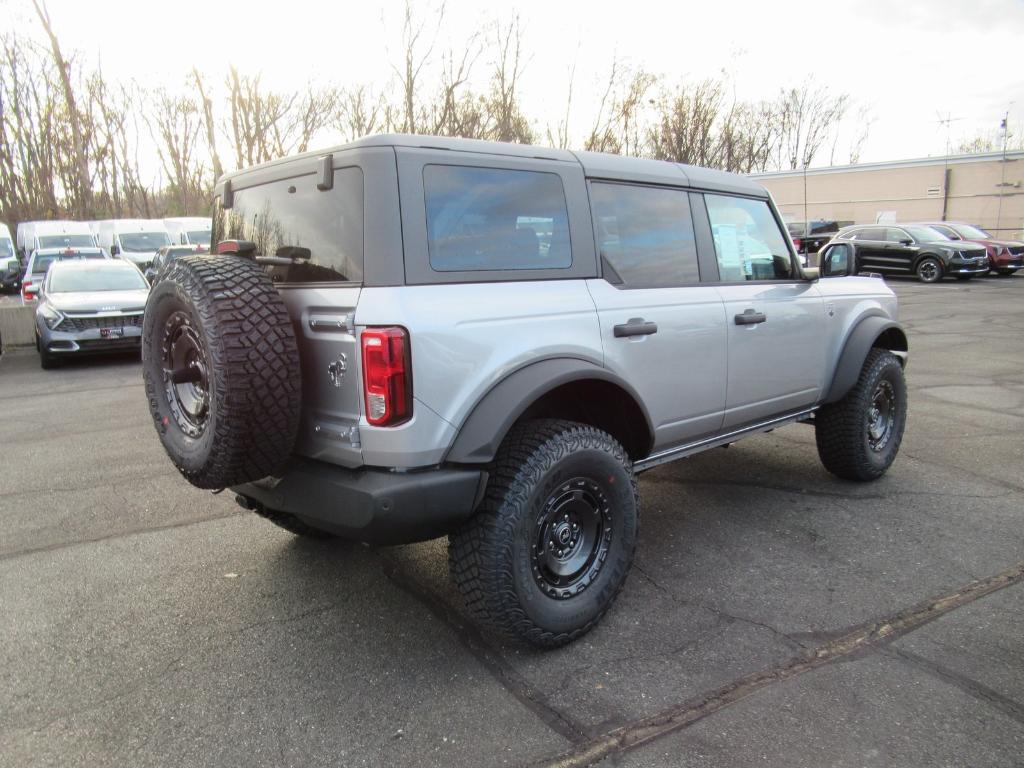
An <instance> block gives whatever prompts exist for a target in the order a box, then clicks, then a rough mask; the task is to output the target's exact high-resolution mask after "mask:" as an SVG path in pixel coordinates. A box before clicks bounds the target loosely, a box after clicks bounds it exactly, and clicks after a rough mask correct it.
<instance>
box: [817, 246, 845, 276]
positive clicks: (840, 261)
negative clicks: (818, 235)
mask: <svg viewBox="0 0 1024 768" xmlns="http://www.w3.org/2000/svg"><path fill="white" fill-rule="evenodd" d="M852 256H853V246H851V245H848V244H847V243H836V244H834V245H830V246H829V247H828V248H826V249H825V253H824V254H823V257H824V258H823V259H822V264H823V266H824V269H823V271H822V273H821V274H822V277H843V276H844V275H848V274H850V261H851V260H852Z"/></svg>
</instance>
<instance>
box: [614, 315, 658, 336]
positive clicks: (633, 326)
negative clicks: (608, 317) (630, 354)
mask: <svg viewBox="0 0 1024 768" xmlns="http://www.w3.org/2000/svg"><path fill="white" fill-rule="evenodd" d="M612 332H613V333H614V334H615V338H617V339H621V338H622V337H624V336H650V335H651V334H652V333H657V332H658V324H657V323H652V322H648V321H647V320H644V319H643V318H642V317H631V318H629V322H627V323H622V324H621V325H616V326H615V327H614V328H613V329H612Z"/></svg>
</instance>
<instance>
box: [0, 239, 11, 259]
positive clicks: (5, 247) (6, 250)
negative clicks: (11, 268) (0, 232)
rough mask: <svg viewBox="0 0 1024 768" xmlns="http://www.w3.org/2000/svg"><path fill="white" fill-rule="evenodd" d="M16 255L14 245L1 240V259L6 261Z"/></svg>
mask: <svg viewBox="0 0 1024 768" xmlns="http://www.w3.org/2000/svg"><path fill="white" fill-rule="evenodd" d="M13 255H14V243H12V242H11V241H10V240H0V259H6V258H8V257H10V256H13Z"/></svg>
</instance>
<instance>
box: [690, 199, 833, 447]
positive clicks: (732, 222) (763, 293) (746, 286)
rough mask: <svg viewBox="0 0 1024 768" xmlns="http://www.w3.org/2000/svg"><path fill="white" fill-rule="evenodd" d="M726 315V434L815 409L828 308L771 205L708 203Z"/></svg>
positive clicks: (735, 201)
mask: <svg viewBox="0 0 1024 768" xmlns="http://www.w3.org/2000/svg"><path fill="white" fill-rule="evenodd" d="M704 200H705V204H706V206H707V216H708V219H709V221H710V224H711V233H712V239H713V242H714V248H715V256H716V259H717V263H718V268H719V277H720V282H719V284H718V285H717V286H716V290H717V291H718V293H719V295H720V296H721V297H722V301H723V304H724V307H725V324H726V335H727V340H728V387H727V392H726V404H725V414H724V419H723V428H724V429H726V430H728V429H730V428H741V427H743V426H746V425H749V424H755V423H757V422H761V421H766V420H768V419H771V418H773V417H775V416H782V415H786V414H789V413H793V412H795V411H799V410H801V409H802V408H806V407H809V406H811V405H813V404H814V403H815V402H816V401H817V400H818V398H819V396H820V394H821V391H822V386H823V372H824V369H825V341H824V338H825V336H824V330H823V327H822V326H823V316H824V314H823V313H824V303H823V301H822V298H821V294H820V293H819V292H818V289H817V287H816V286H815V284H814V283H813V282H811V281H808V280H804V279H803V278H802V277H801V276H800V274H799V272H798V271H797V269H796V265H795V262H794V258H793V255H792V254H791V252H790V249H789V246H788V244H787V242H786V239H785V237H784V236H783V234H782V230H781V228H780V226H779V223H778V219H777V217H776V216H775V215H774V213H773V211H772V209H771V206H770V204H769V202H768V201H767V200H762V199H751V198H744V197H735V196H732V195H712V194H705V195H704Z"/></svg>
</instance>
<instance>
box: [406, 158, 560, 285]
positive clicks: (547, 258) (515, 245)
mask: <svg viewBox="0 0 1024 768" xmlns="http://www.w3.org/2000/svg"><path fill="white" fill-rule="evenodd" d="M423 192H424V195H425V203H426V210H427V247H428V250H429V252H430V266H431V268H432V269H434V270H436V271H438V272H464V271H474V272H476V271H493V270H503V269H565V268H567V267H570V266H572V249H571V247H570V243H569V213H568V210H567V207H566V202H565V191H564V189H563V188H562V179H561V178H560V177H559V176H558V174H555V173H545V172H541V171H520V170H508V169H500V168H474V167H468V166H452V165H428V166H426V167H425V168H424V169H423Z"/></svg>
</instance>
